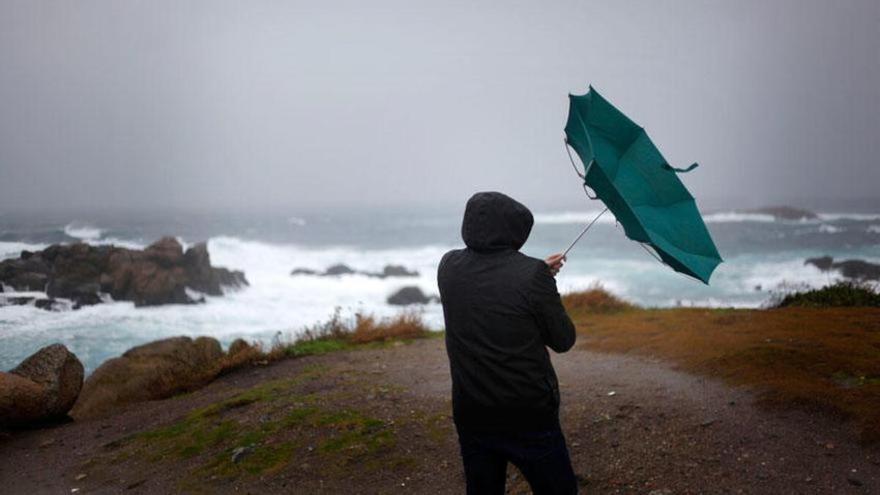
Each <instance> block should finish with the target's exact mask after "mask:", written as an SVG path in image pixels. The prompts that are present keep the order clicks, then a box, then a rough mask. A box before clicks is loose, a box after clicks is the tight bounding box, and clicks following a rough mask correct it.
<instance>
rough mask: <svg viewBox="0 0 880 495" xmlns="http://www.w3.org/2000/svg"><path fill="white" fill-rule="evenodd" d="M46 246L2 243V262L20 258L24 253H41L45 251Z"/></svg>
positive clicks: (0, 258)
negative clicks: (42, 250)
mask: <svg viewBox="0 0 880 495" xmlns="http://www.w3.org/2000/svg"><path fill="white" fill-rule="evenodd" d="M45 248H46V245H45V244H33V243H28V242H0V260H4V259H7V258H18V257H19V256H20V255H21V252H22V251H39V250H41V249H45Z"/></svg>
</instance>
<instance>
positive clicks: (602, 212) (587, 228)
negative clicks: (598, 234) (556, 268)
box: [562, 185, 608, 258]
mask: <svg viewBox="0 0 880 495" xmlns="http://www.w3.org/2000/svg"><path fill="white" fill-rule="evenodd" d="M584 187H585V190H586V185H585V186H584ZM606 211H608V208H605V209H604V210H602V211H600V212H599V214H598V215H596V218H594V219H593V220H592V221H591V222H590V223H588V224H587V226H586V227H584V230H582V231H581V233H580V234H578V236H577V237H575V238H574V240H573V241H571V244H569V245H568V247H567V248H565V251H563V252H562V257H563V258H565V256H566V255H567V254H568V252H569V251H571V248H573V247H574V245H575V244H577V242H578V241H579V240H581V237H583V236H584V234H586V233H587V231H588V230H590V227H592V226H593V224H594V223H596V220H599V217H601V216H602V215H604V214H605V212H606Z"/></svg>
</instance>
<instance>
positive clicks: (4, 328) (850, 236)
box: [0, 208, 880, 372]
mask: <svg viewBox="0 0 880 495" xmlns="http://www.w3.org/2000/svg"><path fill="white" fill-rule="evenodd" d="M597 212H598V211H588V210H586V209H585V210H583V211H541V210H537V211H535V220H536V222H535V226H534V228H533V230H532V234H531V237H530V238H529V241H528V243H527V244H526V245H525V246H524V247H523V251H524V252H525V253H526V254H529V255H532V256H537V257H544V256H546V255H547V254H550V253H553V252H558V251H561V250H562V249H564V248H565V246H566V245H567V244H568V243H569V242H570V241H571V239H572V238H573V237H574V236H575V235H576V234H577V233H578V232H579V231H580V229H581V228H582V227H583V225H585V224H586V222H587V221H588V220H589V219H591V218H592V217H593V216H595V214H596V213H597ZM817 213H819V218H818V219H815V220H803V221H782V220H775V219H774V218H773V217H772V216H769V215H761V214H746V213H738V212H734V211H715V212H712V211H709V212H707V213H706V215H705V220H706V222H707V225H708V227H709V230H710V231H711V233H712V235H713V237H714V239H715V241H716V244H717V245H718V248H719V251H720V252H721V255H722V257H723V258H724V259H725V262H724V263H722V264H721V265H720V266H719V267H718V269H717V270H716V271H715V273H714V275H713V276H712V280H711V286H706V285H703V284H702V283H699V282H697V281H694V280H692V279H689V278H687V277H685V276H683V275H680V274H678V273H675V272H673V271H672V270H671V269H669V268H667V267H666V266H663V265H662V264H660V263H659V262H657V261H655V260H654V259H653V258H652V257H651V256H650V255H649V254H648V253H646V252H645V250H643V249H642V248H641V247H640V246H639V245H637V244H635V243H633V242H631V241H629V240H627V239H626V238H625V236H624V234H623V229H622V228H620V227H619V226H617V225H616V224H615V221H614V218H613V216H611V214H610V213H606V214H605V216H603V217H602V218H601V219H600V221H599V222H598V223H597V224H596V225H595V226H594V227H593V229H592V230H591V231H590V232H589V233H588V234H587V235H586V236H585V237H584V239H583V240H582V241H581V242H580V243H579V244H578V245H577V246H576V247H575V249H574V250H573V251H572V252H571V254H570V255H569V261H568V263H567V265H566V266H565V268H563V270H562V272H561V273H560V274H559V276H558V277H557V281H558V286H559V289H560V291H561V292H566V291H571V290H576V289H583V288H587V287H590V286H591V285H593V284H595V283H601V284H602V285H604V286H605V287H606V288H607V289H609V290H611V291H612V292H614V293H616V294H618V295H620V296H622V297H624V298H626V299H627V300H630V301H633V302H635V303H638V304H641V305H645V306H660V307H667V306H676V305H699V306H713V307H725V306H734V307H760V306H762V305H764V304H766V303H767V301H768V300H769V299H770V297H771V295H772V293H773V291H777V290H779V289H780V288H782V287H786V286H811V287H819V286H822V285H826V284H828V283H830V282H833V281H834V280H836V279H837V278H838V274H835V273H831V272H829V273H823V272H820V271H819V270H818V269H816V268H815V267H813V266H805V265H804V259H805V258H807V257H814V256H820V255H825V254H828V255H831V256H834V257H835V258H860V259H866V260H869V261H873V262H880V211H878V212H870V211H867V212H866V211H857V212H841V211H825V212H822V211H821V210H820V211H819V212H817ZM460 222H461V211H460V210H455V209H446V210H440V209H437V210H430V209H412V210H401V209H390V208H388V209H352V210H342V209H339V210H329V211H328V210H324V211H289V212H283V213H277V214H225V213H224V214H182V213H181V214H171V213H167V214H126V215H121V214H114V213H110V212H107V213H103V214H95V215H91V216H90V217H86V216H84V215H70V214H52V215H49V214H42V215H37V214H28V215H17V214H12V213H4V214H0V259H5V258H10V257H17V256H19V254H20V252H21V251H22V250H39V249H42V248H44V247H46V246H48V245H50V244H53V243H71V242H76V241H85V242H89V243H92V244H117V245H122V246H127V247H137V248H142V247H145V246H146V245H148V244H150V243H151V242H153V241H155V240H156V239H158V238H159V237H161V236H163V235H173V236H176V237H177V238H178V239H179V240H180V241H181V242H182V243H183V244H184V246H185V247H186V246H188V245H191V244H193V243H195V242H198V241H202V240H207V241H208V250H209V252H210V255H211V261H212V263H213V264H214V265H215V266H225V267H227V268H231V269H237V270H242V271H244V272H245V275H246V277H247V279H248V281H249V282H250V287H247V288H244V289H241V290H237V291H230V292H228V293H227V295H225V296H222V297H207V302H206V303H205V304H197V305H188V306H182V305H169V306H160V307H150V308H138V309H135V308H134V306H133V304H132V303H130V302H108V303H105V304H100V305H97V306H91V307H85V308H83V309H80V310H77V311H72V310H69V311H44V310H41V309H37V308H35V307H33V306H7V307H2V308H0V369H4V370H5V369H9V368H11V367H13V366H15V365H16V364H17V363H18V362H19V361H21V360H22V359H23V358H25V357H26V356H28V355H29V354H31V353H33V352H34V351H36V350H37V349H38V348H40V347H42V346H44V345H46V344H49V343H52V342H61V343H63V344H65V345H67V346H68V347H69V348H70V349H71V350H72V351H73V352H74V353H76V355H77V356H79V358H80V359H81V360H82V361H83V363H84V364H85V366H86V369H87V372H89V371H91V370H93V369H94V368H95V367H97V366H98V365H99V364H100V363H101V362H103V361H104V360H106V359H108V358H110V357H114V356H117V355H119V354H121V353H122V352H124V351H125V350H127V349H129V348H131V347H132V346H134V345H137V344H141V343H144V342H148V341H151V340H155V339H160V338H163V337H168V336H173V335H191V336H196V335H210V336H214V337H216V338H217V339H219V340H220V341H221V343H223V344H224V346H225V345H227V344H228V343H229V342H231V341H232V340H233V339H235V338H238V337H243V338H245V339H252V340H260V341H263V342H267V343H269V342H271V341H272V339H273V338H276V337H277V336H279V335H280V336H282V337H285V338H289V337H294V336H295V335H296V334H297V332H298V331H300V330H301V329H302V328H303V327H304V326H306V325H312V324H315V323H317V322H320V321H323V320H326V319H327V318H328V317H330V316H331V315H332V314H333V312H334V308H336V307H339V308H341V312H342V315H343V316H347V317H350V316H352V315H354V314H355V313H357V312H362V313H372V314H375V315H377V316H385V315H393V314H395V313H397V312H398V311H400V308H399V307H394V306H390V305H388V304H386V302H385V299H386V297H387V296H388V295H389V294H391V293H392V292H394V291H395V290H397V289H399V288H401V287H404V286H407V285H417V286H419V287H420V288H421V289H422V290H423V291H425V292H426V293H428V294H436V293H437V285H436V280H435V278H436V269H437V263H438V261H439V260H440V257H441V256H442V255H443V253H444V252H445V251H447V250H449V249H452V248H456V247H460V246H461V245H462V242H461V238H460V235H459V226H460ZM337 263H344V264H346V265H348V266H350V267H351V268H353V269H355V270H363V271H381V270H382V268H383V267H384V266H385V265H387V264H400V265H404V266H406V267H407V268H409V269H411V270H417V271H418V272H419V276H418V277H416V278H385V279H379V278H370V277H367V276H363V275H344V276H339V277H318V276H307V275H305V276H291V275H290V272H291V270H293V269H294V268H310V269H314V270H319V271H321V270H324V269H326V268H327V267H328V266H330V265H333V264H337ZM9 290H10V289H9V288H6V292H5V293H4V294H5V295H6V296H8V295H9ZM31 295H35V294H31ZM423 311H424V317H425V319H426V320H427V322H428V323H429V324H430V325H432V326H433V327H435V328H437V329H440V328H442V326H443V316H442V309H441V307H440V305H439V304H429V305H427V306H424V307H423Z"/></svg>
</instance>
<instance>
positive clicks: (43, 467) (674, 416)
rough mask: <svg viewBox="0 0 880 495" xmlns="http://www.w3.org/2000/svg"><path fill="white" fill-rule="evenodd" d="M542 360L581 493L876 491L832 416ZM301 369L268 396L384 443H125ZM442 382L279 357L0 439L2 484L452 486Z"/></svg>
mask: <svg viewBox="0 0 880 495" xmlns="http://www.w3.org/2000/svg"><path fill="white" fill-rule="evenodd" d="M553 361H554V364H555V366H556V369H557V374H558V375H559V381H560V385H561V391H562V423H563V429H564V431H565V434H566V438H567V441H568V445H569V449H570V450H571V454H572V461H573V463H574V468H575V472H576V474H577V475H578V477H579V479H580V483H581V492H582V493H645V494H653V495H666V494H688V493H767V494H787V493H804V494H812V493H815V494H828V493H835V494H836V493H880V449H878V448H877V447H871V448H868V447H862V446H859V445H858V444H857V442H856V441H855V436H854V433H853V432H852V431H851V430H850V428H849V427H848V426H847V425H846V424H845V423H841V422H839V421H836V420H835V419H833V418H826V417H822V416H819V415H816V414H810V413H806V412H799V411H767V410H763V409H761V408H758V407H757V406H756V405H755V399H754V397H753V396H752V395H751V394H750V393H749V392H748V391H745V390H739V389H733V388H730V387H728V386H726V385H724V384H722V383H719V382H716V381H712V380H709V379H704V378H702V377H699V376H693V375H688V374H685V373H681V372H678V371H676V370H674V369H672V367H671V366H670V365H668V364H667V363H664V362H656V361H650V360H646V359H644V358H636V357H631V356H624V355H610V354H597V353H593V352H589V351H586V350H581V349H575V350H572V351H571V352H568V353H566V354H562V355H554V356H553ZM301 376H308V379H307V380H305V379H304V380H299V381H296V383H293V382H292V381H291V383H289V384H287V382H284V383H285V384H284V385H283V386H282V388H280V389H278V390H273V391H272V394H273V395H272V397H275V396H277V397H288V398H289V397H301V396H305V395H309V396H311V397H316V399H315V402H314V404H316V407H321V408H325V409H327V410H331V411H339V410H346V411H349V410H354V411H359V414H361V413H362V414H363V415H365V416H369V417H371V418H376V419H377V420H378V421H380V422H381V424H382V425H383V426H382V428H384V429H385V430H387V431H391V432H392V434H393V438H394V442H392V443H391V444H389V445H387V446H382V447H381V448H378V449H377V450H375V451H363V450H361V451H357V452H356V451H355V450H357V448H358V446H354V447H351V449H355V450H343V451H341V452H340V453H331V454H326V453H325V454H322V453H320V452H319V450H320V449H316V447H315V446H316V445H319V443H320V442H321V441H324V440H326V438H325V436H324V435H325V432H324V431H322V430H321V429H320V428H317V427H316V428H313V429H311V430H309V429H307V427H298V429H297V428H291V429H285V430H283V431H281V432H279V433H277V434H275V435H274V436H273V438H272V439H271V440H270V443H271V442H275V441H278V442H280V441H281V440H285V439H286V440H289V441H290V442H291V443H290V445H295V448H294V450H293V451H292V454H291V455H290V457H289V458H285V461H284V462H283V464H279V465H278V466H276V467H275V468H272V469H268V470H265V471H262V472H259V473H257V474H253V473H251V474H248V473H244V472H242V473H239V474H236V475H234V476H226V477H223V476H220V477H218V476H216V475H212V474H211V472H209V471H206V470H205V469H204V466H205V465H206V462H207V460H209V459H211V458H213V457H212V456H218V455H219V456H224V455H226V454H228V453H229V448H230V446H229V445H225V446H224V445H218V446H216V447H212V448H208V449H207V450H206V451H205V452H202V453H199V454H198V455H195V456H193V457H187V458H176V457H169V456H164V455H151V454H153V453H154V452H152V451H151V449H153V448H156V449H157V448H158V447H153V446H150V445H149V444H143V443H138V442H137V441H134V440H131V439H132V434H133V433H137V432H143V431H148V430H153V429H156V428H160V427H162V426H164V425H169V424H173V423H175V422H178V421H180V420H181V418H184V417H186V416H187V414H189V413H190V412H191V411H193V410H195V409H197V408H201V407H205V406H209V405H211V404H216V403H218V402H220V401H224V400H227V399H229V398H231V397H235V396H237V395H239V394H241V393H242V392H244V391H248V390H252V389H253V388H254V387H258V386H260V385H262V384H266V383H269V382H272V381H278V380H288V379H291V378H292V377H301ZM449 391H450V382H449V371H448V364H447V361H446V354H445V349H444V346H443V341H442V339H425V340H420V341H415V342H412V343H409V344H406V345H397V346H390V347H387V348H381V349H371V350H358V351H346V352H335V353H330V354H325V355H321V356H310V357H306V358H299V359H289V360H285V361H281V362H278V363H275V364H272V365H269V366H265V367H258V368H252V369H246V370H241V371H238V372H236V373H232V374H230V375H227V376H224V377H222V378H220V379H218V380H216V381H215V382H214V383H212V384H211V385H209V386H208V387H205V388H204V389H202V390H199V391H197V392H194V393H191V394H187V395H184V396H180V397H175V398H172V399H168V400H164V401H155V402H150V403H146V404H139V405H136V406H134V407H130V408H128V409H126V410H124V411H121V412H120V413H119V414H116V415H114V416H112V417H109V418H105V419H100V420H92V421H85V422H78V423H68V424H64V425H60V426H57V427H54V428H48V429H43V430H36V431H27V432H17V433H14V434H12V435H9V436H7V437H5V438H2V439H0V487H2V488H0V491H2V492H3V493H10V494H18V493H24V494H38V493H58V494H61V493H64V494H70V493H175V492H191V493H391V492H394V493H463V491H464V480H463V477H462V472H461V471H462V468H461V462H460V459H459V457H458V449H457V443H456V436H455V430H454V427H453V426H452V421H451V418H450V413H451V410H450V403H449V393H450V392H449ZM297 394H298V395H297ZM273 404H288V403H287V402H284V401H274V402H271V403H270V401H268V400H267V401H266V403H265V404H264V403H261V402H259V401H257V402H254V403H248V404H247V405H245V406H242V407H237V408H236V409H235V410H231V411H229V412H224V413H223V415H224V416H223V417H224V418H226V419H229V420H234V421H237V422H238V424H240V425H253V424H256V423H258V422H259V421H268V420H269V419H271V418H272V414H274V413H275V412H277V410H278V409H277V408H279V407H282V406H277V405H273ZM272 407H276V409H272ZM283 407H288V408H289V407H294V406H290V405H284V406H283ZM267 418H269V419H267ZM385 430H383V431H385ZM276 437H277V438H276ZM260 448H261V446H259V445H258V446H256V447H255V449H256V450H255V451H259V449H260ZM233 453H234V450H233ZM245 455H247V454H245ZM508 480H509V483H508V491H509V492H510V493H529V490H528V487H527V485H525V484H524V482H523V480H522V477H521V476H519V475H518V473H517V472H516V470H515V469H513V468H510V469H509V474H508Z"/></svg>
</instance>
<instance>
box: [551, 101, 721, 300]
mask: <svg viewBox="0 0 880 495" xmlns="http://www.w3.org/2000/svg"><path fill="white" fill-rule="evenodd" d="M565 136H566V140H565V142H566V143H567V145H568V146H571V147H572V148H573V149H574V151H575V153H577V155H578V156H579V157H580V159H581V162H582V163H583V166H584V172H583V174H581V173H580V170H579V169H578V167H577V166H575V170H576V171H577V172H578V175H580V176H581V178H583V180H584V190H585V191H587V195H588V196H590V198H591V199H597V198H598V199H599V200H601V201H602V202H603V203H605V205H606V206H607V209H608V210H611V213H613V214H614V217H615V218H616V219H617V221H618V223H619V224H620V225H621V226H622V227H623V230H624V232H625V233H626V236H627V237H629V238H630V239H632V240H634V241H636V242H639V243H642V245H644V246H646V247H650V248H652V249H653V250H654V251H655V252H656V255H657V256H658V257H659V259H660V260H661V261H662V262H664V263H666V264H667V265H669V266H670V267H672V269H673V270H675V271H677V272H681V273H684V274H686V275H690V276H692V277H695V278H697V279H699V280H701V281H703V282H704V283H706V284H708V283H709V277H710V276H711V275H712V271H713V270H715V267H716V266H718V264H719V263H721V261H722V260H721V256H720V255H719V254H718V249H717V248H716V247H715V243H714V242H713V241H712V237H711V236H710V235H709V231H708V230H707V229H706V224H705V223H703V219H702V217H701V216H700V212H699V210H697V205H696V203H695V202H694V197H693V196H691V194H690V193H689V192H688V190H687V189H686V188H685V187H684V184H682V183H681V180H679V178H678V177H677V175H676V174H677V173H678V172H688V171H690V170H692V169H694V168H696V167H697V164H696V163H694V164H693V165H691V166H690V167H688V168H686V169H679V168H674V167H672V166H670V165H669V163H667V162H666V159H665V158H663V155H661V154H660V151H659V150H658V149H657V147H656V146H654V143H653V142H651V139H650V138H649V137H648V134H647V133H646V132H645V129H643V128H642V127H641V126H639V125H638V124H636V123H635V122H633V121H632V120H630V119H629V117H627V116H626V115H624V114H623V113H622V112H621V111H620V110H618V109H617V108H615V107H614V106H613V105H612V104H611V103H609V102H608V100H606V99H605V98H603V97H602V96H601V95H600V94H599V93H597V92H596V90H595V89H593V87H592V86H590V90H589V92H587V94H585V95H583V96H575V95H569V109H568V122H566V124H565ZM566 149H568V148H567V147H566ZM569 157H570V154H569ZM572 164H574V161H573V160H572ZM589 189H592V190H593V191H594V195H591V194H590V191H589ZM597 218H598V217H597ZM593 222H595V219H594V220H593ZM590 225H592V222H591V223H590ZM590 225H588V226H587V228H586V229H584V231H583V232H581V235H580V236H578V237H577V239H575V241H574V242H577V240H578V239H580V237H581V236H582V235H583V234H584V233H585V232H586V231H587V229H589V227H590ZM574 242H573V243H572V246H573V245H574ZM569 249H571V246H569V248H568V249H567V250H566V253H567V252H568V250H569Z"/></svg>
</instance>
